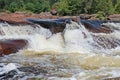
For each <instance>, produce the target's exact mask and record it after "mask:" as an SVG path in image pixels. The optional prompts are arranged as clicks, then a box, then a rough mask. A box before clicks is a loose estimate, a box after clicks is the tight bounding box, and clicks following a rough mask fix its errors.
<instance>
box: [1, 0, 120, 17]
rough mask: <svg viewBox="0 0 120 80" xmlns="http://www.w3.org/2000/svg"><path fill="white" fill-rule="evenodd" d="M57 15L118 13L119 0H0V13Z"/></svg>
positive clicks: (119, 11) (119, 8)
mask: <svg viewBox="0 0 120 80" xmlns="http://www.w3.org/2000/svg"><path fill="white" fill-rule="evenodd" d="M53 7H54V9H56V10H57V11H58V12H59V15H78V14H81V13H87V14H94V13H98V15H99V14H100V12H103V13H104V14H105V15H106V16H108V15H109V14H114V13H120V0H0V11H10V12H16V11H28V12H34V13H40V12H49V11H50V10H51V9H52V8H53Z"/></svg>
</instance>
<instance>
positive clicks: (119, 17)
mask: <svg viewBox="0 0 120 80" xmlns="http://www.w3.org/2000/svg"><path fill="white" fill-rule="evenodd" d="M108 18H109V19H110V20H114V21H120V14H113V15H110V16H108Z"/></svg>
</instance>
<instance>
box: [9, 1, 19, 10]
mask: <svg viewBox="0 0 120 80" xmlns="http://www.w3.org/2000/svg"><path fill="white" fill-rule="evenodd" d="M9 10H10V11H11V12H15V11H17V10H18V5H17V4H16V3H15V2H12V3H11V4H10V6H9Z"/></svg>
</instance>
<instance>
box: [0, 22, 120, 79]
mask: <svg viewBox="0 0 120 80" xmlns="http://www.w3.org/2000/svg"><path fill="white" fill-rule="evenodd" d="M103 25H106V26H109V27H110V28H111V29H112V30H113V32H111V33H107V34H106V33H92V32H89V31H88V30H87V29H86V28H85V27H84V26H83V25H82V24H80V25H79V24H77V23H76V22H71V24H66V28H65V29H64V31H63V32H61V33H56V34H52V33H51V32H50V31H49V30H48V29H45V28H43V27H42V26H39V25H37V27H36V28H34V27H32V26H30V25H26V26H24V25H18V26H12V25H9V24H6V23H1V24H0V34H1V36H0V39H26V40H28V42H29V44H28V45H27V47H25V48H24V49H22V50H19V52H17V53H14V54H11V55H7V56H3V57H0V80H102V79H106V78H112V77H120V63H119V61H120V42H119V40H120V23H112V22H111V23H109V22H108V23H103ZM95 36H96V37H95ZM107 40H109V42H113V43H114V44H115V45H116V47H114V48H111V46H110V45H111V44H110V43H108V41H107ZM98 43H100V44H101V45H100V44H98Z"/></svg>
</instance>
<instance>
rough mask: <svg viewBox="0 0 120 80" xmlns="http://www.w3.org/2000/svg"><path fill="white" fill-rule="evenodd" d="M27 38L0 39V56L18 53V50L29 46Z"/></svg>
mask: <svg viewBox="0 0 120 80" xmlns="http://www.w3.org/2000/svg"><path fill="white" fill-rule="evenodd" d="M27 43H28V42H27V40H23V39H17V40H1V41H0V56H2V55H8V54H11V53H16V52H17V51H18V50H20V49H22V48H24V47H25V46H27Z"/></svg>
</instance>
